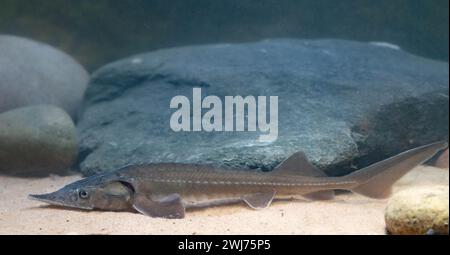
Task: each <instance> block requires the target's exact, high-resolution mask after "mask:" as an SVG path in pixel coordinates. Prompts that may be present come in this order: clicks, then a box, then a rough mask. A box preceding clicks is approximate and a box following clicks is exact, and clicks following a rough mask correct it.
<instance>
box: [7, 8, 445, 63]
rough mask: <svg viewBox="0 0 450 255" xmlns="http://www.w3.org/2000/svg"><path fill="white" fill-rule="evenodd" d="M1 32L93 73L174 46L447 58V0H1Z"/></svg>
mask: <svg viewBox="0 0 450 255" xmlns="http://www.w3.org/2000/svg"><path fill="white" fill-rule="evenodd" d="M0 6H1V8H0V33H8V34H15V35H20V36H24V37H29V38H34V39H37V40H41V41H44V42H47V43H49V44H51V45H54V46H57V47H59V48H61V49H63V50H65V51H67V52H69V53H70V54H71V55H73V56H75V57H76V58H77V59H78V60H79V61H81V62H82V63H83V64H84V65H85V66H87V67H88V68H89V69H90V70H93V69H95V68H97V67H99V66H101V65H103V64H105V63H107V62H109V61H112V60H116V59H119V58H122V57H125V56H129V55H130V54H134V53H140V52H145V51H149V50H154V49H158V48H167V47H172V46H181V45H191V44H204V43H215V42H243V41H255V40H259V39H262V38H273V37H289V38H345V39H352V40H360V41H387V42H390V43H394V44H397V45H400V46H401V47H402V48H404V49H406V50H408V51H410V52H413V53H415V54H418V55H422V56H426V57H429V58H434V59H439V60H447V61H448V45H449V38H448V30H449V27H448V24H449V18H448V12H449V8H448V6H449V4H448V1H447V0H431V1H425V0H394V1H392V0H381V1H370V0H359V1H357V0H343V1H329V0H318V1H307V0H283V1H277V0H255V1H249V0H245V1H242V0H230V1H208V0H200V1H198V0H172V1H163V0H156V1H155V0H135V1H119V0H96V1H91V0H60V1H54V0H34V1H28V0H0Z"/></svg>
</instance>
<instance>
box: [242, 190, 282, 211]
mask: <svg viewBox="0 0 450 255" xmlns="http://www.w3.org/2000/svg"><path fill="white" fill-rule="evenodd" d="M275 193H276V192H275V190H273V191H270V192H263V193H254V194H248V195H244V196H242V200H243V201H244V202H245V203H246V204H247V205H248V206H250V207H251V208H253V209H264V208H266V207H268V206H269V205H270V204H271V203H272V200H273V199H274V197H275Z"/></svg>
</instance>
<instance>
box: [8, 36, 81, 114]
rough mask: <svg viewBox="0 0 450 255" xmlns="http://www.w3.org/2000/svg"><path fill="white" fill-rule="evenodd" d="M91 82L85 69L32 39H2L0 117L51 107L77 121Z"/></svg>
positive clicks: (63, 54)
mask: <svg viewBox="0 0 450 255" xmlns="http://www.w3.org/2000/svg"><path fill="white" fill-rule="evenodd" d="M88 80H89V75H88V73H87V72H86V71H85V70H84V68H83V67H81V66H80V65H79V64H78V63H77V62H76V61H75V60H74V59H73V58H72V57H70V56H68V55H67V54H65V53H63V52H62V51H60V50H57V49H55V48H53V47H51V46H48V45H45V44H42V43H39V42H35V41H32V40H29V39H24V38H20V37H15V36H7V35H0V113H1V112H4V111H8V110H11V109H14V108H18V107H22V106H28V105H36V104H52V105H57V106H59V107H61V108H63V109H64V110H66V111H67V112H68V113H70V115H71V116H72V117H76V113H77V111H78V109H79V106H80V104H81V101H82V98H83V94H84V92H85V90H86V86H87V84H88Z"/></svg>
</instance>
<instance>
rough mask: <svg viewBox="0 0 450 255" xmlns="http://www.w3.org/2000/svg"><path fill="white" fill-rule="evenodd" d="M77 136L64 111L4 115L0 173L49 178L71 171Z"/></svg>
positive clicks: (43, 109) (38, 110) (40, 109)
mask: <svg viewBox="0 0 450 255" xmlns="http://www.w3.org/2000/svg"><path fill="white" fill-rule="evenodd" d="M77 151H78V142H77V133H76V129H75V125H74V124H73V122H72V119H71V118H70V116H69V115H68V114H67V113H66V112H65V111H64V110H62V109H60V108H58V107H55V106H49V105H38V106H28V107H23V108H18V109H14V110H11V111H8V112H4V113H2V114H0V173H6V174H14V175H33V176H35V175H47V174H49V173H60V172H62V171H65V170H67V168H69V167H71V166H72V164H73V162H74V160H75V159H76V155H77Z"/></svg>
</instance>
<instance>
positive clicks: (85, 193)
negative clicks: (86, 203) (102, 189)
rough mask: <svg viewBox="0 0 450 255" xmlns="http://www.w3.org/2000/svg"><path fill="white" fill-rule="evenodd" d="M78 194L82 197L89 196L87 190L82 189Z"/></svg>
mask: <svg viewBox="0 0 450 255" xmlns="http://www.w3.org/2000/svg"><path fill="white" fill-rule="evenodd" d="M78 196H79V197H80V198H83V199H86V198H88V197H89V193H88V192H87V191H86V190H84V189H81V190H79V191H78Z"/></svg>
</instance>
